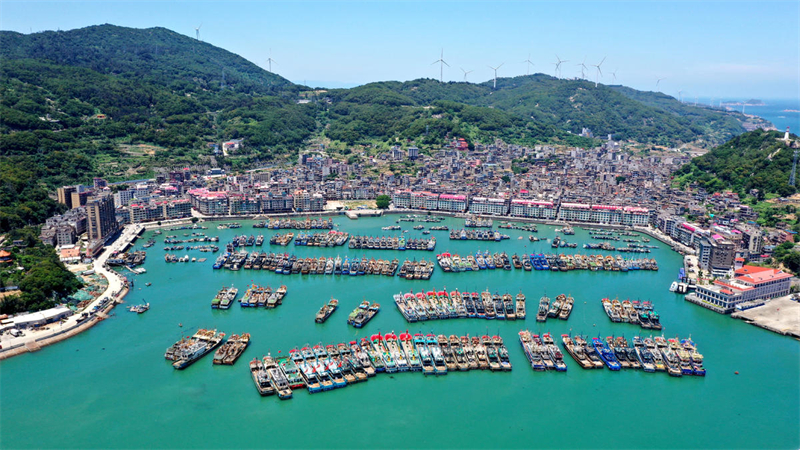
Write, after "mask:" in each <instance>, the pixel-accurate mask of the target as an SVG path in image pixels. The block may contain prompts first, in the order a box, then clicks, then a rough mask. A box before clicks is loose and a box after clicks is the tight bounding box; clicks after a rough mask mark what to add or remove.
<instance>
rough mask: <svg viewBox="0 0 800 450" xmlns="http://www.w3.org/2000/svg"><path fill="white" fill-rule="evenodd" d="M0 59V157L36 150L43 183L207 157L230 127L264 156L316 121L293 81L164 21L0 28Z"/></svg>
mask: <svg viewBox="0 0 800 450" xmlns="http://www.w3.org/2000/svg"><path fill="white" fill-rule="evenodd" d="M0 62H2V64H0V93H2V95H0V156H5V157H9V156H15V157H26V156H34V155H35V156H36V161H37V166H38V167H37V171H38V172H40V174H39V175H41V178H39V180H42V181H45V182H46V183H47V184H49V185H50V186H55V185H58V184H64V183H70V182H86V181H87V180H90V179H91V177H92V176H102V177H105V178H108V179H110V180H112V181H115V180H120V179H131V178H137V177H142V176H149V175H151V171H150V170H151V168H152V167H154V166H174V165H178V164H190V163H203V162H209V161H211V157H212V156H213V155H212V154H211V152H210V149H209V147H208V146H207V145H206V144H207V143H208V142H220V141H222V140H227V139H235V138H244V139H245V140H246V142H247V143H248V144H249V146H248V148H249V150H250V154H249V156H248V157H249V158H252V159H259V160H268V159H271V158H276V157H281V156H282V155H284V154H289V153H291V152H293V151H295V150H296V149H297V147H298V146H301V145H302V144H303V142H304V141H306V140H307V139H308V138H310V137H311V136H312V134H313V133H314V132H315V131H316V128H317V123H316V120H315V117H316V115H317V110H316V107H315V106H314V105H298V104H297V102H296V98H297V93H298V92H299V90H300V89H301V88H300V87H299V86H296V85H294V84H292V83H290V82H289V81H287V80H285V79H284V78H282V77H279V76H277V75H275V74H271V73H269V72H267V71H265V70H262V69H261V68H259V67H258V66H256V65H254V64H252V63H250V62H248V61H246V60H244V59H243V58H241V57H240V56H238V55H235V54H233V53H230V52H227V51H225V50H222V49H219V48H216V47H214V46H211V45H209V44H206V43H202V42H198V41H196V40H194V39H191V38H189V37H186V36H182V35H179V34H177V33H174V32H171V31H169V30H165V29H163V28H154V29H148V30H136V29H130V28H122V27H115V26H111V25H103V26H97V27H89V28H85V29H81V30H73V31H69V32H44V33H36V34H33V35H21V34H19V33H12V32H0ZM220 66H223V67H224V68H225V69H224V70H225V83H224V84H222V81H221V80H222V78H221V71H218V69H219V68H220ZM248 157H246V158H245V159H244V161H242V163H246V160H247V158H248Z"/></svg>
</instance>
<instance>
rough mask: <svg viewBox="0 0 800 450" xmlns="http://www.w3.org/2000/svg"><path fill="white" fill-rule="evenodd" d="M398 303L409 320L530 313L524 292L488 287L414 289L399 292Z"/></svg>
mask: <svg viewBox="0 0 800 450" xmlns="http://www.w3.org/2000/svg"><path fill="white" fill-rule="evenodd" d="M394 303H395V305H396V306H397V309H398V310H399V311H400V314H402V315H403V317H404V318H405V319H406V321H408V322H418V321H425V320H441V319H457V318H481V319H499V320H516V319H524V318H525V316H526V309H525V295H524V294H523V293H522V292H520V293H518V294H517V295H516V296H512V295H511V294H509V293H505V294H503V295H500V294H497V293H495V294H491V293H490V292H489V290H488V289H487V290H485V291H483V292H482V293H480V294H478V293H477V292H469V291H464V292H460V291H459V290H458V289H456V290H454V291H451V292H450V293H448V292H447V291H445V290H436V289H434V290H431V291H427V292H417V293H416V294H415V293H414V292H412V291H410V292H407V293H402V292H401V293H398V294H395V295H394Z"/></svg>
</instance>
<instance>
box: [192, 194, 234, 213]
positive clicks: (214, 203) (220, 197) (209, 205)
mask: <svg viewBox="0 0 800 450" xmlns="http://www.w3.org/2000/svg"><path fill="white" fill-rule="evenodd" d="M188 194H189V199H190V200H191V202H192V208H194V209H196V210H197V211H198V212H200V214H205V215H207V216H215V215H221V214H228V211H229V208H228V194H227V193H226V192H224V191H209V190H208V189H205V188H200V189H191V190H189V192H188Z"/></svg>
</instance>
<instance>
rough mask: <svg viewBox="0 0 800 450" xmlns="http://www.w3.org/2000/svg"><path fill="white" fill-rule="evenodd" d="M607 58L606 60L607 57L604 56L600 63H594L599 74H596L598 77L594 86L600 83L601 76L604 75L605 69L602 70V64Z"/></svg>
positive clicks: (593, 65)
mask: <svg viewBox="0 0 800 450" xmlns="http://www.w3.org/2000/svg"><path fill="white" fill-rule="evenodd" d="M605 60H606V57H605V56H603V60H602V61H600V63H599V64H592V67H596V68H597V75H596V78H595V79H594V87H597V84H598V83H600V77H601V76H603V71H602V70H600V66H602V65H603V63H604V62H605Z"/></svg>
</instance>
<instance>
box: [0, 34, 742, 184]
mask: <svg viewBox="0 0 800 450" xmlns="http://www.w3.org/2000/svg"><path fill="white" fill-rule="evenodd" d="M223 74H224V75H223ZM300 99H306V100H309V102H307V103H306V102H300V101H299V100H300ZM739 118H740V115H738V114H737V113H729V112H723V111H718V110H711V109H708V108H702V107H697V108H695V107H692V106H689V105H687V104H681V103H680V102H678V101H677V100H675V99H673V98H671V97H669V96H666V95H664V94H661V93H652V92H640V91H636V90H633V89H629V88H624V87H621V86H606V85H603V84H600V85H599V86H595V85H594V83H592V82H589V81H586V80H561V79H556V78H553V77H551V76H548V75H543V74H536V75H530V76H519V77H514V78H499V79H498V80H497V87H496V88H495V87H494V86H493V84H492V82H491V81H489V82H484V83H480V84H474V83H460V82H459V83H457V82H449V83H440V82H438V81H435V80H430V79H420V80H413V81H409V82H403V83H401V82H380V83H370V84H367V85H364V86H360V87H356V88H353V89H334V90H327V91H325V90H315V91H312V90H310V89H308V88H306V87H303V86H298V85H295V84H293V83H291V82H289V81H288V80H286V79H284V78H282V77H280V76H278V75H276V74H272V73H269V72H267V71H266V70H263V69H262V68H260V67H258V66H257V65H255V64H253V63H251V62H249V61H247V60H245V59H244V58H242V57H240V56H238V55H235V54H233V53H231V52H228V51H226V50H224V49H221V48H218V47H215V46H213V45H211V44H208V43H205V42H202V41H198V40H196V39H194V38H192V37H189V36H184V35H181V34H178V33H175V32H172V31H170V30H167V29H164V28H149V29H134V28H125V27H118V26H113V25H99V26H92V27H87V28H82V29H77V30H71V31H58V32H55V31H47V32H41V33H34V34H30V35H23V34H19V33H15V32H7V31H5V32H0V157H9V158H16V159H15V162H16V163H17V164H20V165H26V166H28V167H30V168H31V169H32V170H34V171H35V173H36V175H37V179H39V180H41V181H44V182H46V183H47V184H49V185H50V187H54V186H56V185H58V184H67V183H74V182H88V181H89V180H91V177H92V176H100V177H104V178H107V179H109V180H111V181H117V180H124V179H136V178H142V177H145V176H152V168H153V167H169V166H175V165H178V164H192V163H202V164H218V165H228V166H230V167H233V168H245V167H249V166H250V165H252V164H253V163H256V162H257V163H259V164H260V163H264V162H269V161H285V160H291V159H293V156H294V155H295V154H296V152H297V151H298V150H301V149H302V148H304V147H305V146H306V145H307V144H308V143H309V142H311V141H312V140H314V141H315V142H327V143H330V144H331V146H332V147H333V148H334V149H338V150H341V151H342V152H344V153H349V151H350V149H351V148H352V146H354V145H365V146H369V147H370V148H373V149H375V148H378V149H383V150H385V149H388V148H389V146H391V145H395V144H396V143H397V142H403V143H407V144H409V145H419V146H420V147H421V148H422V150H423V152H425V151H428V150H430V149H435V148H438V147H439V146H441V145H443V144H445V143H446V142H448V141H449V140H450V139H452V138H453V137H456V136H457V137H464V138H466V139H467V140H468V142H469V143H470V144H472V143H475V142H484V143H488V142H493V141H494V140H495V139H502V140H504V141H506V142H508V143H516V144H524V145H533V144H537V143H559V144H566V145H575V146H592V145H596V144H597V141H595V140H590V139H585V138H581V137H578V136H577V135H578V133H580V132H581V130H582V129H583V128H588V129H590V130H591V131H592V132H593V133H594V134H595V136H598V137H605V136H606V135H607V134H613V135H614V138H615V139H617V140H625V139H630V140H633V141H636V142H641V143H646V144H661V145H667V146H673V145H678V144H681V143H685V142H697V141H698V140H703V141H704V142H714V143H717V142H722V141H723V140H725V139H727V138H729V137H731V136H734V135H736V134H739V133H740V132H742V131H743V129H742V128H741V126H740V124H739ZM228 139H244V142H245V146H244V148H243V149H242V150H241V151H240V152H238V153H237V154H235V155H230V156H228V157H223V156H221V155H216V156H214V155H213V154H212V152H211V150H210V147H209V144H214V143H220V142H221V141H223V140H228Z"/></svg>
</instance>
